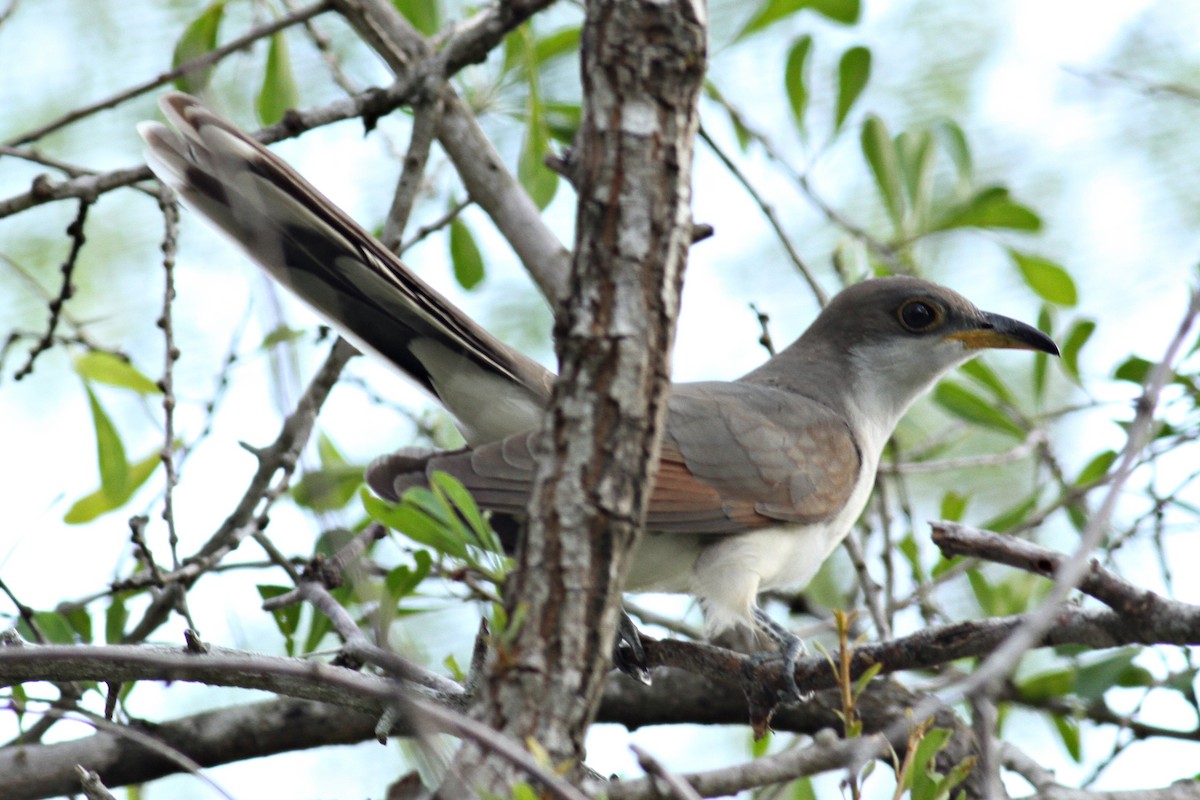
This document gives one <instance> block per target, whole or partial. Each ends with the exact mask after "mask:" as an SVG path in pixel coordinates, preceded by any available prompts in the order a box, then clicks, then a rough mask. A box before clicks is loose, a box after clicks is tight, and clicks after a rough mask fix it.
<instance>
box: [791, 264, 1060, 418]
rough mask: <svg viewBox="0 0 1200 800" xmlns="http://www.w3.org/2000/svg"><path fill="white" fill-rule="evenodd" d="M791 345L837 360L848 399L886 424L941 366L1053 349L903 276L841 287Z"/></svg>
mask: <svg viewBox="0 0 1200 800" xmlns="http://www.w3.org/2000/svg"><path fill="white" fill-rule="evenodd" d="M795 346H796V348H798V349H799V350H801V351H805V350H809V349H810V348H811V349H812V350H814V351H817V350H819V351H822V352H823V353H824V354H825V355H824V360H825V362H826V363H829V362H832V363H834V364H840V365H841V367H842V368H844V369H845V370H846V378H848V379H849V381H850V383H851V384H852V385H853V387H854V389H853V392H852V394H853V396H854V397H855V399H856V402H857V403H859V404H861V405H863V406H864V407H865V406H870V407H872V410H873V411H874V412H877V414H876V415H882V416H884V417H886V418H889V419H890V420H892V421H893V422H894V420H895V419H898V418H899V416H900V415H901V414H903V413H904V410H905V409H907V408H908V406H909V405H910V404H911V403H912V401H913V400H915V399H916V397H917V396H918V395H919V394H921V393H922V392H923V391H925V390H926V389H927V388H929V386H930V385H931V384H932V383H933V382H934V381H936V380H937V379H938V378H939V377H941V376H942V375H943V374H944V373H945V372H947V371H948V370H950V369H952V368H953V367H956V366H958V365H959V364H961V363H963V362H964V361H967V360H968V359H970V358H971V357H972V356H975V355H977V354H978V353H980V352H981V351H982V350H985V349H996V348H1005V349H1018V350H1035V351H1038V352H1042V353H1049V354H1050V355H1058V354H1059V351H1058V346H1057V345H1055V343H1054V342H1053V341H1052V340H1051V339H1050V337H1048V336H1046V334H1044V333H1042V332H1041V331H1039V330H1038V329H1037V328H1035V327H1033V326H1032V325H1027V324H1026V323H1024V322H1020V321H1018V320H1015V319H1011V318H1009V317H1005V316H1002V315H1000V314H994V313H991V312H988V311H981V310H980V309H979V308H977V307H976V306H975V305H974V304H973V303H971V301H969V300H967V299H966V298H965V297H963V296H962V295H960V294H958V293H957V292H955V291H953V290H951V289H947V288H946V287H944V286H939V285H937V284H935V283H930V282H929V281H926V280H922V279H920V278H911V277H895V278H879V279H875V280H868V281H863V282H861V283H858V284H855V285H854V286H851V287H849V288H847V289H845V290H844V291H842V292H841V293H840V294H838V295H837V296H836V297H834V298H833V300H831V301H830V302H829V305H827V306H826V307H825V309H824V310H823V311H822V312H821V314H820V315H819V316H818V317H817V319H816V321H814V322H813V324H812V325H811V326H810V327H809V329H808V330H807V331H805V333H804V335H803V336H801V337H800V339H799V340H798V341H797V342H796V345H795ZM843 380H844V379H843Z"/></svg>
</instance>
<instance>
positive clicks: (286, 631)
mask: <svg viewBox="0 0 1200 800" xmlns="http://www.w3.org/2000/svg"><path fill="white" fill-rule="evenodd" d="M256 588H257V589H258V596H259V597H261V598H262V599H263V600H264V601H266V600H270V599H271V598H273V597H279V596H280V595H284V594H287V593H288V592H290V591H292V588H291V587H289V586H270V585H267V584H261V583H260V584H258V586H257V587H256ZM271 616H272V617H273V618H274V619H275V626H276V627H277V628H279V632H280V633H281V634H283V638H284V641H285V643H286V648H287V654H288V655H289V656H294V655H296V641H295V639H296V630H297V629H298V628H299V627H300V604H299V603H292V604H291V605H287V606H284V607H283V608H275V609H272V610H271Z"/></svg>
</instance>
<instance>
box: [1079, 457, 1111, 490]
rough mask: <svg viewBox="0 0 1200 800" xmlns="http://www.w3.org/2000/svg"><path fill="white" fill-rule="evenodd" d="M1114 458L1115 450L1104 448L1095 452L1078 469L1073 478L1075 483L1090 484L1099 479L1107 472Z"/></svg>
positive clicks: (1080, 484)
mask: <svg viewBox="0 0 1200 800" xmlns="http://www.w3.org/2000/svg"><path fill="white" fill-rule="evenodd" d="M1116 460H1117V452H1116V451H1115V450H1105V451H1103V452H1101V453H1099V454H1097V455H1096V456H1094V457H1093V458H1092V460H1091V461H1089V462H1088V463H1087V465H1086V466H1084V468H1083V469H1081V470H1080V471H1079V476H1078V477H1076V478H1075V485H1076V486H1090V485H1091V484H1093V483H1095V482H1096V481H1098V480H1100V479H1101V478H1103V477H1104V476H1105V475H1107V474H1108V471H1109V469H1111V468H1112V465H1113V463H1114V462H1115V461H1116Z"/></svg>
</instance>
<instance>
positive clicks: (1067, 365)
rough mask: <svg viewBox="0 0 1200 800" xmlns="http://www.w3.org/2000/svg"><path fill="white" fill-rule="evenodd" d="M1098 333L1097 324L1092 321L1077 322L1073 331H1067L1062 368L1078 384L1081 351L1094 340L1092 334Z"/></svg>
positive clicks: (1072, 328)
mask: <svg viewBox="0 0 1200 800" xmlns="http://www.w3.org/2000/svg"><path fill="white" fill-rule="evenodd" d="M1095 332H1096V323H1095V322H1093V321H1092V320H1090V319H1081V320H1076V322H1075V324H1074V325H1072V326H1071V329H1070V330H1069V331H1067V336H1066V339H1065V340H1064V341H1063V346H1062V368H1063V371H1064V372H1066V373H1067V375H1069V376H1070V377H1071V378H1072V379H1073V380H1074V381H1075V382H1076V383H1079V382H1080V380H1081V379H1080V377H1079V351H1080V350H1082V349H1083V346H1084V345H1085V344H1087V342H1088V340H1089V339H1091V338H1092V334H1093V333H1095Z"/></svg>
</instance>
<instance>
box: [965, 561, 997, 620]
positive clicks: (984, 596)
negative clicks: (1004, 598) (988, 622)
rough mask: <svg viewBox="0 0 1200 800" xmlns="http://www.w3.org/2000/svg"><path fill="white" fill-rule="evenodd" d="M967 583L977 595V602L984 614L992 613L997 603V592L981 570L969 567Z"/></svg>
mask: <svg viewBox="0 0 1200 800" xmlns="http://www.w3.org/2000/svg"><path fill="white" fill-rule="evenodd" d="M967 583H968V584H970V586H971V592H972V593H973V594H974V595H975V602H976V603H978V604H979V608H980V610H982V611H983V613H984V614H987V615H989V616H990V615H992V614H993V613H994V611H993V609H995V608H996V605H997V603H996V594H995V592H994V591H993V590H992V585H991V584H990V583H989V582H988V579H987V578H986V577H984V575H983V573H982V572H980V571H979V570H977V569H969V570H967Z"/></svg>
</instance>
